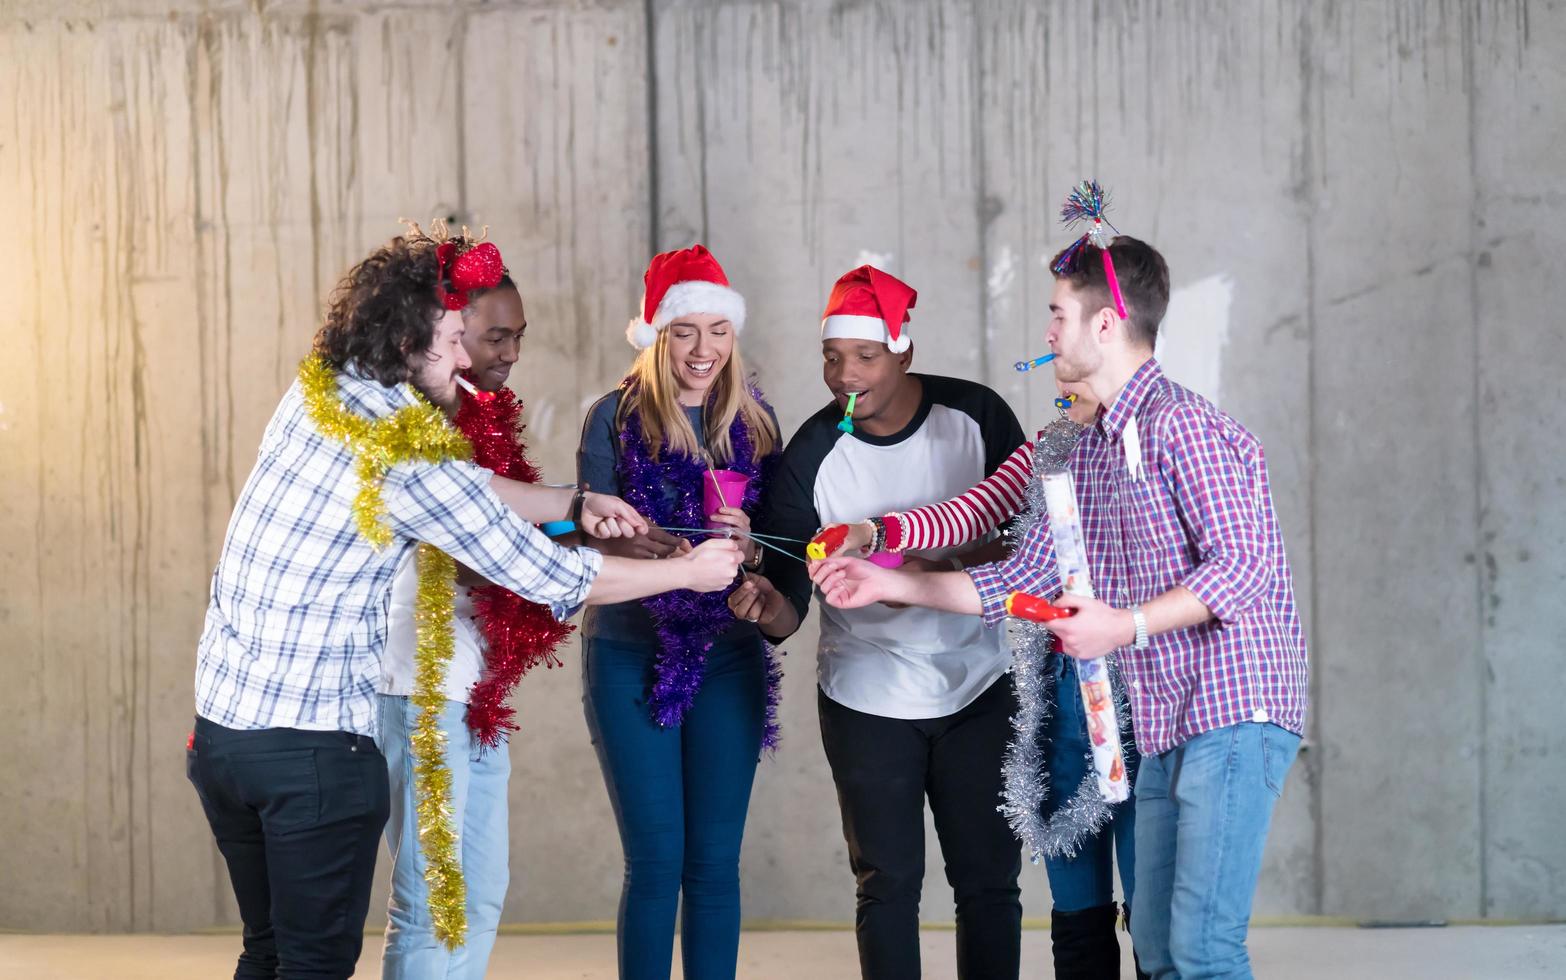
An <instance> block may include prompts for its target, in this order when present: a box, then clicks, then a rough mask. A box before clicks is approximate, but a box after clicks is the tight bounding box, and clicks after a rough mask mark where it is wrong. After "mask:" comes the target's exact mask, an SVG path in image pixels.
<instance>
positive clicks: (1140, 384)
mask: <svg viewBox="0 0 1566 980" xmlns="http://www.w3.org/2000/svg"><path fill="white" fill-rule="evenodd" d="M1163 377H1164V369H1163V368H1161V367H1159V365H1158V359H1157V358H1153V357H1149V358H1148V359H1147V361H1146V363H1144V364H1143V365H1142V366H1141V367H1139V368H1137V369H1136V373H1135V374H1133V375H1131V380H1130V381H1127V382H1126V385H1125V387H1124V388H1121V389H1120V394H1118V395H1116V396H1115V400H1114V402H1113V403H1112V404H1111V405H1110V406H1109V408H1108V409H1099V412H1098V427H1099V429H1100V430H1102V431H1103V433H1104V437H1105V438H1106V439H1118V438H1120V433H1122V432H1124V431H1125V428H1126V422H1128V421H1129V420H1130V419H1131V417H1132V416H1133V415H1135V414H1136V410H1137V409H1138V408H1140V407H1141V406H1142V402H1144V401H1146V400H1147V396H1148V394H1149V393H1150V392H1151V391H1152V390H1153V388H1154V387H1155V386H1156V385H1157V384H1158V382H1160V381H1162V380H1163Z"/></svg>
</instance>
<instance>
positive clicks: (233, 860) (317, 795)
mask: <svg viewBox="0 0 1566 980" xmlns="http://www.w3.org/2000/svg"><path fill="white" fill-rule="evenodd" d="M185 770H186V774H187V775H188V776H189V777H190V781H191V783H192V784H193V785H194V786H195V787H196V795H197V796H199V797H200V798H201V808H202V809H203V810H205V811H206V815H207V823H208V824H210V825H211V827H212V836H213V837H215V838H217V845H218V850H219V851H221V852H222V853H223V858H224V860H225V861H227V862H228V876H229V878H230V879H231V880H232V882H233V885H234V897H235V898H236V899H238V900H239V916H240V918H241V919H242V920H243V921H244V924H245V939H244V950H243V952H241V953H240V955H239V965H238V967H237V968H236V969H235V970H234V978H235V980H251V978H257V980H259V978H263V977H264V978H267V980H271V978H274V977H275V978H280V980H293V978H302V977H312V978H327V977H332V978H336V977H348V976H352V975H353V971H354V966H355V965H356V964H357V963H358V961H359V949H360V947H361V946H362V945H363V944H364V916H365V913H366V912H367V911H368V909H369V905H370V885H371V883H372V881H373V880H374V875H375V856H376V852H377V850H378V848H379V847H380V839H381V830H382V828H384V827H385V825H386V813H387V809H388V808H389V806H390V797H389V795H388V789H387V774H386V759H385V758H384V757H383V756H382V755H381V753H380V750H379V749H377V748H376V747H375V742H374V740H372V739H370V738H367V737H366V736H364V735H352V734H349V733H348V732H307V731H300V730H298V729H294V728H266V729H260V730H257V731H236V730H234V729H231V728H224V727H223V726H221V725H216V724H213V723H212V722H210V721H207V720H206V719H205V718H197V719H196V728H195V734H194V737H193V740H192V747H191V748H190V750H189V751H188V752H186V754H185Z"/></svg>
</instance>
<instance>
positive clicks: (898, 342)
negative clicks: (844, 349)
mask: <svg viewBox="0 0 1566 980" xmlns="http://www.w3.org/2000/svg"><path fill="white" fill-rule="evenodd" d="M918 298H919V294H918V293H916V292H914V290H913V289H912V287H910V286H909V285H908V284H907V283H905V282H903V281H902V280H901V279H898V278H897V277H896V276H893V275H888V274H887V273H885V272H882V271H881V270H880V269H877V268H876V267H875V266H873V265H862V266H860V267H859V268H857V269H855V270H854V271H852V272H849V273H847V274H845V275H844V276H843V278H841V279H839V280H838V281H837V283H836V284H835V285H834V286H833V287H832V295H831V296H829V297H828V298H827V306H826V312H825V313H823V314H822V315H821V339H822V340H832V339H834V338H842V339H844V340H873V341H876V342H877V343H881V344H885V345H886V346H887V349H889V350H890V351H891V352H892V353H893V354H901V353H902V352H903V351H905V350H907V349H908V348H909V347H910V346H912V344H913V339H912V338H911V337H909V336H908V331H907V330H905V329H904V328H903V324H905V323H907V322H908V320H909V317H908V311H909V310H911V309H913V306H914V302H915V301H916V300H917V299H918Z"/></svg>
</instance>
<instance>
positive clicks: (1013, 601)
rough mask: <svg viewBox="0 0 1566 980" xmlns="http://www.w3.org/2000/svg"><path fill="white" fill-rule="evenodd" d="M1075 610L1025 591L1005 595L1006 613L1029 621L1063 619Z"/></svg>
mask: <svg viewBox="0 0 1566 980" xmlns="http://www.w3.org/2000/svg"><path fill="white" fill-rule="evenodd" d="M1073 612H1075V610H1073V609H1066V608H1063V607H1061V606H1056V605H1052V604H1051V603H1049V602H1048V601H1047V600H1044V599H1040V598H1039V597H1038V596H1036V595H1028V594H1027V593H1026V592H1013V593H1012V594H1011V595H1009V596H1007V597H1006V615H1008V616H1015V617H1016V618H1017V619H1026V620H1027V621H1028V622H1030V623H1048V622H1051V621H1053V620H1056V619H1065V618H1066V617H1067V616H1070V615H1071V614H1072V613H1073Z"/></svg>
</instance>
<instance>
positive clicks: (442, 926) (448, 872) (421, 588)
mask: <svg viewBox="0 0 1566 980" xmlns="http://www.w3.org/2000/svg"><path fill="white" fill-rule="evenodd" d="M299 389H300V392H301V394H302V395H303V398H304V404H305V410H306V411H307V412H308V413H309V415H310V421H312V422H314V423H315V427H316V429H318V430H319V431H320V433H321V434H322V435H324V436H326V437H327V438H328V439H335V440H337V441H339V442H342V443H344V444H346V445H347V446H348V448H349V449H350V450H352V452H353V463H354V473H355V475H357V476H358V478H359V490H358V493H357V494H355V496H354V501H353V517H354V523H355V524H357V525H358V528H359V533H361V534H363V535H364V536H365V538H366V539H368V540H369V542H370V544H371V546H373V547H374V548H375V549H376V550H379V549H381V548H384V547H386V546H387V545H388V544H391V541H392V532H391V528H389V527H387V526H386V520H385V518H386V502H385V501H384V500H383V499H382V498H381V482H382V481H383V480H384V479H385V477H386V472H387V471H388V470H390V469H391V468H392V467H393V466H395V465H397V464H398V463H412V462H424V463H439V462H443V461H445V460H451V459H467V458H468V457H470V456H471V455H472V453H473V447H472V446H471V445H470V444H469V443H468V440H467V438H466V437H465V436H463V434H462V433H461V432H458V431H457V430H456V428H454V427H453V426H452V425H451V424H450V423H449V422H448V421H447V419H446V416H445V415H444V414H442V413H441V411H440V410H439V409H437V408H436V407H435V406H433V405H431V404H430V403H429V402H427V401H425V400H424V399H423V398H422V397H419V396H418V394H417V392H415V398H417V403H416V404H414V405H409V406H407V407H406V408H401V409H398V410H397V411H396V412H394V413H393V414H391V415H388V416H385V417H383V418H379V419H375V420H374V421H371V420H370V419H367V418H364V417H363V416H361V415H356V414H355V413H353V412H352V411H349V409H348V407H347V406H346V405H344V404H343V403H342V399H341V398H339V397H338V395H337V373H336V372H335V371H333V370H332V369H331V366H330V365H328V364H327V363H326V362H325V361H323V360H322V359H321V358H319V357H307V358H305V360H304V362H303V363H302V364H300V365H299ZM417 561H418V575H419V584H418V597H417V599H416V601H415V603H414V622H415V624H416V626H417V637H418V639H417V643H416V645H415V648H414V678H413V697H412V700H413V703H414V704H415V705H417V706H418V708H419V719H418V721H417V722H416V723H415V724H414V728H413V735H412V736H411V739H410V741H411V742H412V749H413V758H414V763H413V774H414V786H415V795H416V799H415V802H414V806H415V809H416V810H417V812H418V821H419V850H420V851H422V852H423V854H424V880H425V882H426V884H427V885H428V886H429V907H430V917H431V919H432V920H433V923H434V927H435V937H436V938H437V939H439V940H440V941H441V942H443V943H445V944H446V948H447V949H456V948H457V947H458V946H461V945H462V944H463V942H464V941H466V939H467V932H468V914H467V884H466V882H465V881H464V880H463V877H462V861H461V860H460V859H459V858H458V857H457V835H456V833H455V832H454V831H453V830H452V828H451V770H450V769H449V768H447V766H446V757H445V749H446V735H445V733H444V732H442V731H441V730H440V713H441V710H442V709H443V708H445V706H446V694H445V684H446V668H447V666H448V665H449V664H450V663H451V657H452V652H453V649H454V643H455V641H454V639H453V635H452V623H451V617H452V615H453V612H454V609H455V601H456V582H457V563H456V562H455V561H453V560H452V558H451V556H450V555H448V554H446V553H445V552H443V551H441V550H440V549H439V548H436V547H433V546H432V545H428V544H421V545H419V548H418V556H417Z"/></svg>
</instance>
